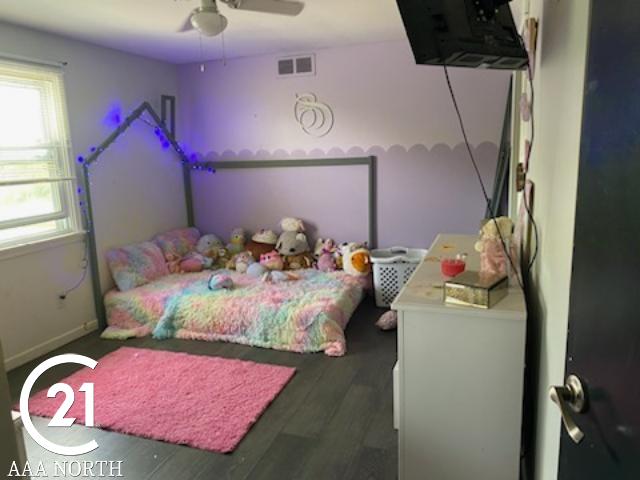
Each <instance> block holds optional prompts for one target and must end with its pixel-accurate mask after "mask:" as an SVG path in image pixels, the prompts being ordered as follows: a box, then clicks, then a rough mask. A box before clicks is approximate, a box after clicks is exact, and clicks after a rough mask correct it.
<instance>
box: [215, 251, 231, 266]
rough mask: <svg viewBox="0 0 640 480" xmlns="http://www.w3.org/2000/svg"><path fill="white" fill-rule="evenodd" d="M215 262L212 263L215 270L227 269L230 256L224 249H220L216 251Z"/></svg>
mask: <svg viewBox="0 0 640 480" xmlns="http://www.w3.org/2000/svg"><path fill="white" fill-rule="evenodd" d="M216 258H217V260H216V262H215V263H214V267H215V268H227V265H228V264H229V260H231V255H229V250H227V249H226V248H224V247H220V248H218V250H217V257H216Z"/></svg>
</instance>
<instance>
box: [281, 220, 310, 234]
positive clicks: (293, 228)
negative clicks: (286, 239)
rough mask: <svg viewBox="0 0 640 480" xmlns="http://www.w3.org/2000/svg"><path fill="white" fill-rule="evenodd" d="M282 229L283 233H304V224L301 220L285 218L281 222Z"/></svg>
mask: <svg viewBox="0 0 640 480" xmlns="http://www.w3.org/2000/svg"><path fill="white" fill-rule="evenodd" d="M280 228H282V231H283V232H296V233H301V232H304V222H303V221H302V220H300V219H299V218H293V217H285V218H283V219H282V220H280Z"/></svg>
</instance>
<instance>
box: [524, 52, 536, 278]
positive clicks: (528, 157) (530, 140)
mask: <svg viewBox="0 0 640 480" xmlns="http://www.w3.org/2000/svg"><path fill="white" fill-rule="evenodd" d="M527 74H528V76H529V89H530V90H531V101H530V107H529V108H530V110H531V115H530V117H531V138H530V139H529V151H528V152H527V162H526V163H527V170H528V169H529V168H528V166H529V159H530V158H531V152H532V151H533V141H534V139H535V134H536V128H535V116H534V113H533V105H534V100H535V91H534V89H533V75H532V71H531V64H530V63H527ZM527 173H528V171H527V172H525V191H524V194H523V195H522V203H523V205H524V208H525V210H526V211H527V215H528V216H529V220H530V221H531V226H532V227H533V234H534V238H535V245H534V250H533V255H531V260H530V261H529V264H528V265H527V276H528V275H529V274H530V273H531V269H532V268H533V265H534V263H535V261H536V258H538V253H539V248H538V239H539V238H538V224H537V223H536V221H535V219H534V218H533V212H532V211H531V205H529V199H528V198H527V192H526V180H527Z"/></svg>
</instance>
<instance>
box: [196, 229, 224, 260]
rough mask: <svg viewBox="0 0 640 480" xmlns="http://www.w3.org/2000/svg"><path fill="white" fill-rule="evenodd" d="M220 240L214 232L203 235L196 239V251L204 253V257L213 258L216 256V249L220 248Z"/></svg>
mask: <svg viewBox="0 0 640 480" xmlns="http://www.w3.org/2000/svg"><path fill="white" fill-rule="evenodd" d="M222 246H223V245H222V242H221V241H220V239H219V238H218V237H216V236H215V235H214V234H212V233H210V234H208V235H203V236H202V237H200V240H198V244H197V245H196V251H197V252H198V253H199V254H201V255H204V256H205V257H209V258H213V259H214V260H215V259H216V258H217V256H218V249H219V248H222Z"/></svg>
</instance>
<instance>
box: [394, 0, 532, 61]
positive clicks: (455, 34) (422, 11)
mask: <svg viewBox="0 0 640 480" xmlns="http://www.w3.org/2000/svg"><path fill="white" fill-rule="evenodd" d="M509 1H510V0H397V3H398V8H399V9H400V15H401V16H402V21H403V23H404V27H405V29H406V31H407V35H408V37H409V42H410V43H411V48H412V50H413V54H414V56H415V59H416V63H419V64H426V65H447V66H455V67H471V68H493V69H502V70H519V69H524V68H526V65H527V52H526V50H525V49H524V47H523V45H522V41H521V39H520V36H519V35H518V30H517V28H516V26H515V23H514V21H513V16H512V15H511V9H510V8H509V5H508V3H509Z"/></svg>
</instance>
